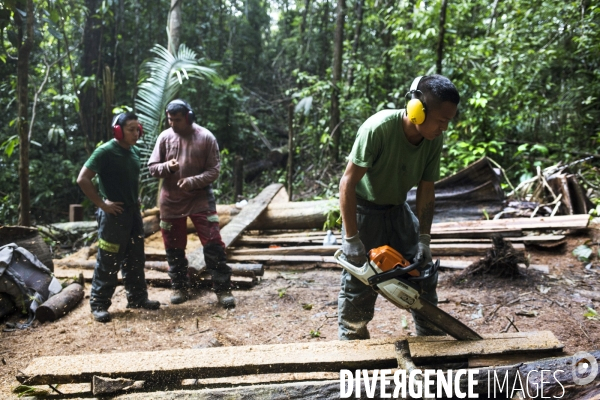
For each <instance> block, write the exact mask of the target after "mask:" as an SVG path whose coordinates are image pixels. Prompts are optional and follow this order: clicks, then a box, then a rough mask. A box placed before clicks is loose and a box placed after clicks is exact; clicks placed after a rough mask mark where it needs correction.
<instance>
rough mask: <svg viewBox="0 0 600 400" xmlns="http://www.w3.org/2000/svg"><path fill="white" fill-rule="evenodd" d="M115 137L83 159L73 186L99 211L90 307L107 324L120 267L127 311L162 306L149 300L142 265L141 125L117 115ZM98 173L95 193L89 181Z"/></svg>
mask: <svg viewBox="0 0 600 400" xmlns="http://www.w3.org/2000/svg"><path fill="white" fill-rule="evenodd" d="M112 129H113V134H114V137H115V139H114V140H111V141H109V142H107V143H105V144H103V145H102V146H100V147H98V148H97V149H96V150H95V151H94V152H93V153H92V155H91V156H90V158H89V159H88V160H87V162H86V163H85V165H84V166H83V168H81V172H79V177H78V178H77V183H78V184H79V186H80V187H81V190H83V193H85V195H86V196H87V197H88V198H89V199H90V200H91V201H92V203H94V204H95V205H96V206H97V207H98V211H97V214H96V219H97V221H98V257H97V261H96V268H95V270H94V278H93V279H92V290H91V295H90V306H91V308H92V315H93V316H94V319H95V320H96V321H98V322H108V321H110V318H111V317H110V314H109V312H108V308H109V307H110V305H111V298H112V295H113V293H114V292H115V288H116V287H117V273H118V272H119V269H121V274H122V276H123V282H124V285H125V290H126V292H127V308H145V309H149V310H156V309H158V308H160V303H159V302H158V301H155V300H149V299H148V290H147V287H146V276H145V274H144V264H145V263H146V256H145V254H144V227H143V224H142V215H141V213H140V207H139V201H138V182H139V176H140V151H139V149H138V148H137V147H135V144H136V143H137V141H138V139H139V138H140V137H141V136H142V133H143V130H142V126H141V125H140V124H139V122H138V119H137V116H136V115H135V114H133V113H125V114H120V115H118V116H117V117H115V119H114V120H113V124H112ZM96 175H98V183H99V189H100V190H99V191H100V193H98V191H97V190H96V188H95V186H94V184H93V183H92V179H93V178H94V176H96Z"/></svg>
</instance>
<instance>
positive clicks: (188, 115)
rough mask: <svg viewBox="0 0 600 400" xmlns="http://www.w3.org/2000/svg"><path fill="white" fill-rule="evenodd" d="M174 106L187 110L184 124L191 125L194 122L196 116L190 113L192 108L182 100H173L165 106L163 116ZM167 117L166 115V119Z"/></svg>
mask: <svg viewBox="0 0 600 400" xmlns="http://www.w3.org/2000/svg"><path fill="white" fill-rule="evenodd" d="M174 105H181V106H183V107H185V109H186V110H187V113H186V114H185V122H187V123H188V124H191V123H192V122H194V121H195V120H196V116H195V115H194V112H193V111H192V107H190V105H189V104H188V103H186V102H185V101H183V100H180V99H176V100H173V101H172V102H170V103H169V104H167V109H166V110H165V114H168V113H169V108H171V106H174ZM168 117H169V116H168V115H167V118H168Z"/></svg>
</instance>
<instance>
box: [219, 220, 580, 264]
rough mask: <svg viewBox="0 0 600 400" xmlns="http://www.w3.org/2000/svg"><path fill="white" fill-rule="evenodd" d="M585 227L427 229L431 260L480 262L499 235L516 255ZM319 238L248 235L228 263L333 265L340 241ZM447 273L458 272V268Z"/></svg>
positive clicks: (317, 234) (462, 225)
mask: <svg viewBox="0 0 600 400" xmlns="http://www.w3.org/2000/svg"><path fill="white" fill-rule="evenodd" d="M587 223H588V216H587V215H568V216H556V217H541V218H513V219H504V220H482V221H462V222H445V223H437V224H433V226H432V231H431V236H432V244H431V251H432V255H433V256H434V258H443V257H447V256H484V255H485V254H486V253H487V251H488V250H489V249H490V248H491V247H492V242H491V236H492V235H495V234H499V235H502V236H503V237H504V238H505V240H507V241H509V242H511V243H512V245H513V247H514V248H515V250H517V251H525V245H529V244H539V245H546V246H557V245H560V244H562V243H564V242H565V235H564V234H562V233H561V234H555V233H542V234H540V232H546V231H550V232H552V231H557V230H560V231H564V230H567V229H585V228H586V227H587ZM325 238H326V233H325V232H322V231H314V230H313V231H299V232H298V231H297V232H289V231H272V230H271V231H248V232H246V233H245V234H244V235H242V236H241V237H240V238H239V239H238V240H236V241H235V242H234V243H233V245H234V247H230V248H229V249H228V260H229V261H232V262H233V261H235V262H250V261H252V262H268V263H294V262H314V263H334V262H335V261H334V259H333V253H334V252H335V250H336V249H337V248H338V247H339V243H341V235H340V233H339V232H336V233H335V238H336V240H337V243H338V244H337V245H324V240H325ZM442 265H443V263H442ZM453 268H459V266H458V264H455V265H453Z"/></svg>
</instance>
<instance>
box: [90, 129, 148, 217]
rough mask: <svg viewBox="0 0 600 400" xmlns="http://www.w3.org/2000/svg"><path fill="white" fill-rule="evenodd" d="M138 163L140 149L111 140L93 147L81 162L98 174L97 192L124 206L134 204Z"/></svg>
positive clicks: (138, 174)
mask: <svg viewBox="0 0 600 400" xmlns="http://www.w3.org/2000/svg"><path fill="white" fill-rule="evenodd" d="M140 165H141V164H140V150H139V149H138V148H137V147H135V146H132V147H131V148H130V149H129V150H127V149H124V148H123V147H121V146H120V145H119V143H118V142H117V141H116V140H115V139H113V140H111V141H109V142H107V143H104V144H103V145H102V146H100V147H98V148H97V149H96V150H94V152H93V153H92V155H91V156H90V158H89V159H88V160H87V161H86V163H85V167H86V168H88V169H91V170H92V171H94V172H95V173H96V174H97V175H98V182H99V183H100V184H99V192H100V195H101V196H102V197H104V198H105V199H108V200H110V201H120V202H123V204H124V206H125V207H129V206H133V205H136V204H138V185H139V178H140Z"/></svg>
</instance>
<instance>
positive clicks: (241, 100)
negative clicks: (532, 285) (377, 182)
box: [0, 0, 600, 224]
mask: <svg viewBox="0 0 600 400" xmlns="http://www.w3.org/2000/svg"><path fill="white" fill-rule="evenodd" d="M599 25H600V4H598V2H595V1H591V0H578V1H569V0H567V1H564V0H561V1H559V0H545V1H542V0H527V1H525V0H502V1H500V0H494V1H491V2H489V1H481V0H440V1H438V0H436V1H420V0H397V1H391V0H335V1H334V0H296V1H293V0H271V1H268V2H267V1H264V0H160V1H157V0H68V1H66V0H36V1H33V0H0V29H1V30H2V32H1V36H0V41H1V42H2V49H1V51H0V75H1V76H2V80H1V81H0V108H1V109H2V112H1V113H0V224H15V223H17V222H21V223H24V224H28V223H32V224H35V223H38V224H40V223H48V222H58V221H59V220H65V219H66V218H67V216H68V215H67V214H68V205H69V204H71V203H81V202H83V203H84V204H87V205H89V204H88V203H86V202H85V201H84V196H83V194H82V193H81V191H80V190H79V188H78V187H77V185H76V182H75V180H76V177H77V175H78V172H79V170H80V169H81V166H82V165H83V163H84V162H85V160H86V159H87V157H88V156H89V155H90V154H91V152H92V151H93V149H94V148H95V147H96V146H97V145H98V144H100V143H103V142H105V141H107V140H110V138H111V135H112V133H111V130H110V122H111V119H112V116H113V114H114V113H115V112H119V111H123V110H134V111H135V112H137V113H138V114H139V115H140V118H141V120H142V122H143V124H144V128H145V132H146V135H145V137H144V140H143V141H142V142H141V143H140V147H141V148H142V150H143V151H144V152H145V153H144V154H147V152H148V151H151V149H152V146H153V144H154V143H153V141H154V139H155V138H156V135H157V134H158V133H159V132H160V130H161V129H164V127H165V120H164V106H165V104H166V103H167V102H168V101H169V100H171V99H173V98H175V97H182V98H184V99H186V100H187V101H188V102H189V103H190V104H191V105H192V106H193V108H194V111H195V114H196V116H197V120H198V122H199V123H200V124H201V125H203V126H205V127H207V128H208V129H209V130H211V131H212V132H213V133H214V134H215V136H216V137H217V140H218V142H219V146H220V149H221V153H222V174H221V177H220V178H219V180H218V182H217V183H216V184H215V188H216V190H217V193H218V195H219V199H218V201H219V202H220V203H227V202H232V201H234V200H235V199H234V196H233V190H234V185H233V181H234V180H233V169H234V162H235V159H236V157H243V160H244V161H243V162H244V165H245V168H246V171H248V170H249V169H251V168H252V167H253V166H255V165H257V164H260V162H261V161H264V160H266V159H268V157H269V154H270V153H272V150H273V149H277V148H285V146H287V143H288V131H289V127H290V123H291V126H292V127H293V129H292V130H293V132H294V144H293V154H292V160H293V165H292V169H293V171H292V172H293V179H292V184H293V187H294V198H295V199H308V198H323V197H331V196H335V194H336V193H337V190H338V182H339V179H340V177H341V174H342V172H343V169H344V166H345V161H344V159H345V156H346V155H347V154H348V152H349V151H350V148H351V146H352V143H353V140H354V136H355V133H356V130H357V129H358V127H359V126H360V125H361V123H362V122H363V121H364V120H365V119H366V118H368V117H369V116H370V115H372V114H373V113H375V112H377V111H379V110H382V109H385V108H402V107H403V105H404V95H405V93H406V92H407V90H408V87H409V86H410V83H411V82H412V80H413V78H414V77H415V76H418V75H423V74H432V73H441V74H443V75H446V76H448V77H449V78H450V79H451V80H452V81H453V82H454V83H455V85H456V86H457V88H458V89H459V92H460V94H461V104H460V107H459V115H458V116H457V118H456V120H455V121H453V123H452V124H451V125H450V128H449V129H448V131H447V132H446V133H445V147H444V153H443V160H442V173H443V175H448V174H451V173H453V172H455V171H457V170H458V169H460V168H463V167H464V166H466V165H467V164H468V163H470V162H472V161H474V160H477V159H479V158H480V157H482V156H484V155H487V156H488V157H491V158H492V159H493V160H495V161H496V162H497V163H498V164H499V165H502V166H503V167H504V169H505V170H506V173H507V176H508V178H509V179H510V180H511V181H512V182H513V184H516V183H518V182H519V180H522V179H525V178H527V177H528V176H530V175H531V174H535V173H536V167H542V168H543V167H545V166H548V165H551V164H555V163H557V162H559V161H562V162H565V163H569V162H572V161H575V160H579V159H582V158H584V157H586V156H588V155H591V156H595V157H592V158H591V159H590V160H588V161H586V162H585V163H581V164H579V165H580V169H581V170H582V174H584V175H585V174H587V175H586V176H587V178H588V179H587V182H586V185H587V188H594V187H596V189H597V188H598V185H599V183H598V182H599V181H598V177H597V176H598V174H597V171H598V167H600V159H599V158H598V156H597V155H598V154H599V153H600V26H599ZM290 108H291V111H292V112H290ZM290 115H291V117H292V118H291V121H290ZM247 178H248V181H250V180H251V177H247ZM141 179H142V193H141V196H142V199H143V202H144V205H145V206H146V207H151V206H153V205H154V204H155V201H156V199H155V196H156V188H157V182H156V181H155V180H153V179H152V178H150V177H148V176H147V174H144V175H143V176H142V178H141ZM285 179H286V168H285V164H284V163H281V162H280V163H277V162H275V165H274V166H273V167H272V168H268V169H266V170H264V171H263V172H262V173H261V174H259V176H258V178H255V179H253V180H251V181H250V182H247V183H246V185H245V188H244V195H245V196H247V197H249V196H252V195H254V194H256V193H257V191H258V190H260V188H261V187H263V186H264V184H265V183H267V182H272V181H281V182H283V181H285ZM26 196H29V198H28V199H25V197H26ZM19 205H21V209H30V210H31V212H30V216H31V220H30V221H27V219H26V218H25V219H23V215H21V216H20V215H19V208H20V206H19ZM90 214H91V207H89V208H88V215H90Z"/></svg>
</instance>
